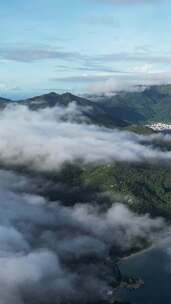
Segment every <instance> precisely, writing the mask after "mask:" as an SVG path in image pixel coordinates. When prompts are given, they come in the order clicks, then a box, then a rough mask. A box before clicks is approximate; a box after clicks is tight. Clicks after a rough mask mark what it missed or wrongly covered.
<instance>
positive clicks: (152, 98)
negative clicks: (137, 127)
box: [101, 85, 171, 123]
mask: <svg viewBox="0 0 171 304" xmlns="http://www.w3.org/2000/svg"><path fill="white" fill-rule="evenodd" d="M101 105H102V106H103V107H104V108H105V110H106V111H107V110H108V112H109V113H111V112H112V113H113V112H114V113H115V115H117V117H118V118H120V119H123V120H125V121H128V122H130V123H150V122H159V121H160V122H171V85H161V86H151V87H147V88H146V89H145V90H144V91H139V92H121V93H119V94H117V95H115V96H113V97H104V98H103V99H102V101H101Z"/></svg>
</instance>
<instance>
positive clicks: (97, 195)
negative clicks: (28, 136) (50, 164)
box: [17, 163, 171, 220]
mask: <svg viewBox="0 0 171 304" xmlns="http://www.w3.org/2000/svg"><path fill="white" fill-rule="evenodd" d="M17 171H20V172H24V173H26V172H27V174H28V175H30V176H31V177H32V178H33V184H34V178H35V177H36V181H37V180H39V183H37V184H38V186H37V188H36V192H37V193H38V194H40V195H43V196H45V197H46V198H47V199H49V200H51V201H56V200H59V201H62V202H63V203H64V204H65V205H67V206H72V205H74V204H76V203H80V202H81V203H83V204H84V203H85V204H86V203H93V204H94V203H95V204H98V205H99V206H101V208H105V209H106V208H108V207H110V206H111V205H112V204H113V203H114V202H122V203H124V204H126V205H127V206H129V207H130V208H131V209H132V210H133V211H135V212H137V213H142V214H143V213H150V214H151V215H152V216H154V217H155V216H164V217H165V218H168V219H169V220H171V167H169V166H168V165H167V166H166V165H162V164H153V165H151V164H133V163H113V164H107V165H96V166H88V165H87V166H81V165H79V164H65V165H64V166H63V167H62V169H61V170H60V171H59V172H54V173H52V172H51V173H41V174H39V173H35V172H30V171H28V169H27V170H26V169H25V168H20V169H17Z"/></svg>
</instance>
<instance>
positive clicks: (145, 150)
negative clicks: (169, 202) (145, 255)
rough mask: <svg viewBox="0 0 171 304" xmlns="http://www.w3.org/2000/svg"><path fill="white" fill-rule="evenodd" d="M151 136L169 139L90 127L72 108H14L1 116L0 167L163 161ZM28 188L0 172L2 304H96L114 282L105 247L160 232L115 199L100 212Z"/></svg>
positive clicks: (24, 180) (23, 179)
mask: <svg viewBox="0 0 171 304" xmlns="http://www.w3.org/2000/svg"><path fill="white" fill-rule="evenodd" d="M75 115H76V116H77V117H78V116H79V118H80V119H82V123H79V124H78V123H77V122H76V121H75ZM73 118H74V119H73ZM64 119H65V121H64ZM66 119H67V121H66ZM80 121H81V120H80ZM158 137H159V139H160V140H161V141H170V140H171V137H170V136H164V135H163V136H162V135H153V136H149V137H145V136H139V135H135V134H133V133H129V132H121V131H118V130H108V129H105V128H100V127H97V126H93V125H89V124H87V123H86V122H85V121H84V118H83V117H82V113H81V111H80V109H77V107H76V106H75V104H74V105H73V104H72V105H70V106H69V107H68V108H65V109H64V108H54V109H44V110H40V111H38V112H32V111H30V110H29V109H28V108H27V107H26V106H16V105H14V106H10V107H8V108H6V109H5V110H4V111H2V112H1V113H0V163H1V164H3V166H4V165H8V167H9V166H10V165H16V166H17V165H23V166H25V167H29V168H32V169H33V170H37V171H39V172H42V171H55V170H58V171H59V170H60V166H61V165H62V164H63V163H64V162H65V161H70V162H75V161H77V160H78V159H79V160H81V161H82V162H85V163H90V164H91V163H94V162H110V161H112V160H119V161H124V160H129V161H136V162H137V161H150V162H154V161H158V160H167V161H169V160H170V159H171V152H168V151H167V152H164V151H161V150H160V149H157V148H155V147H154V145H153V141H155V140H158ZM144 141H148V142H149V143H150V144H148V145H147V146H145V145H144V143H143V142H144ZM34 189H36V177H35V178H34V179H31V178H29V177H27V176H24V175H21V174H19V173H16V172H14V171H12V169H11V171H9V170H6V169H4V170H1V171H0V302H1V303H3V304H24V303H36V304H37V303H64V302H66V303H68V302H73V303H77V302H78V303H80V302H82V303H99V302H100V301H102V300H103V299H106V295H107V294H108V291H109V290H110V288H111V287H110V282H111V280H112V279H113V270H112V267H111V264H110V265H109V263H107V258H108V255H109V251H110V249H111V248H112V247H114V248H116V249H117V250H120V251H121V252H122V251H126V250H129V249H131V248H132V246H134V245H135V244H136V246H138V245H140V244H139V240H140V239H145V240H148V241H150V242H156V241H157V240H158V239H159V238H160V235H161V233H163V232H161V231H163V230H165V229H166V227H165V223H164V221H163V220H162V219H160V218H158V219H151V218H150V216H149V215H143V216H138V215H136V214H134V213H133V212H131V211H130V210H129V209H128V208H127V207H126V206H124V205H122V204H118V203H117V202H113V205H112V207H110V208H109V209H108V210H106V211H103V212H102V211H101V210H99V209H98V207H97V206H96V207H95V206H92V205H90V204H87V205H85V204H84V205H82V204H81V202H80V204H76V205H74V206H71V207H66V206H64V205H63V202H61V201H56V202H50V201H47V200H46V199H45V197H42V196H38V195H37V194H36V191H34Z"/></svg>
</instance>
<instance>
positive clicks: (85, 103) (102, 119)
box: [18, 92, 128, 127]
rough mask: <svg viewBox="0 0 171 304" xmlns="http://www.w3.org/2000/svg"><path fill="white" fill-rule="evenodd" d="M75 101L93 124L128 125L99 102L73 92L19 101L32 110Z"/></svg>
mask: <svg viewBox="0 0 171 304" xmlns="http://www.w3.org/2000/svg"><path fill="white" fill-rule="evenodd" d="M72 102H75V103H76V104H77V105H78V106H79V107H80V108H81V112H82V114H83V116H84V117H85V118H86V119H87V120H88V121H89V122H90V123H93V124H97V125H102V126H105V127H126V126H128V123H127V122H126V121H124V120H123V119H120V118H119V117H118V116H117V115H114V114H113V113H112V115H111V114H110V113H109V112H108V111H106V110H105V108H104V107H103V106H101V105H100V104H99V103H95V102H92V101H90V100H88V99H86V98H82V97H79V96H76V95H73V94H71V93H64V94H61V95H60V94H56V93H54V92H52V93H49V94H45V95H41V96H36V97H33V98H30V99H26V100H21V101H19V102H18V103H20V104H25V105H27V106H28V107H29V108H30V109H31V110H39V109H43V108H47V107H54V106H62V107H66V106H68V105H69V104H70V103H72Z"/></svg>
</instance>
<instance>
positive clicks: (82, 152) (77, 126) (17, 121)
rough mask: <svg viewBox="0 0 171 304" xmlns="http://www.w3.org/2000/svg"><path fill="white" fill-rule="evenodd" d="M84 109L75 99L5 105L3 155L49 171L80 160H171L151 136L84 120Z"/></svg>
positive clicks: (0, 123) (0, 119)
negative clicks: (52, 104) (35, 106)
mask: <svg viewBox="0 0 171 304" xmlns="http://www.w3.org/2000/svg"><path fill="white" fill-rule="evenodd" d="M80 111H81V110H80V108H77V107H76V106H75V104H70V105H69V107H67V108H59V107H56V108H52V109H43V110H39V111H36V112H34V111H31V110H29V109H28V108H27V107H26V106H21V105H12V106H10V107H7V108H6V109H5V110H4V111H2V112H1V113H0V161H1V162H3V163H5V164H8V165H27V166H29V167H30V168H34V169H37V170H47V171H50V170H57V169H59V168H60V166H61V165H62V164H63V163H64V162H74V161H77V160H79V161H82V162H83V163H96V162H97V163H98V162H99V163H100V162H111V161H131V162H132V161H134V162H142V161H147V162H148V161H150V162H153V161H154V162H155V161H156V160H157V161H158V160H161V161H164V160H165V161H170V159H171V152H169V151H168V152H163V151H160V150H159V149H157V148H155V147H153V143H152V139H151V138H149V137H145V138H143V137H142V136H138V135H135V134H134V133H129V132H121V131H118V130H109V129H105V128H101V127H98V126H94V125H89V124H86V123H85V122H84V117H83V115H82V113H81V112H80ZM76 120H79V122H82V123H77V122H76ZM144 140H146V141H148V142H149V141H150V140H151V145H150V144H148V145H145V144H144ZM161 140H166V137H164V136H163V137H162V136H161ZM167 140H168V141H169V140H170V136H168V137H167Z"/></svg>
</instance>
